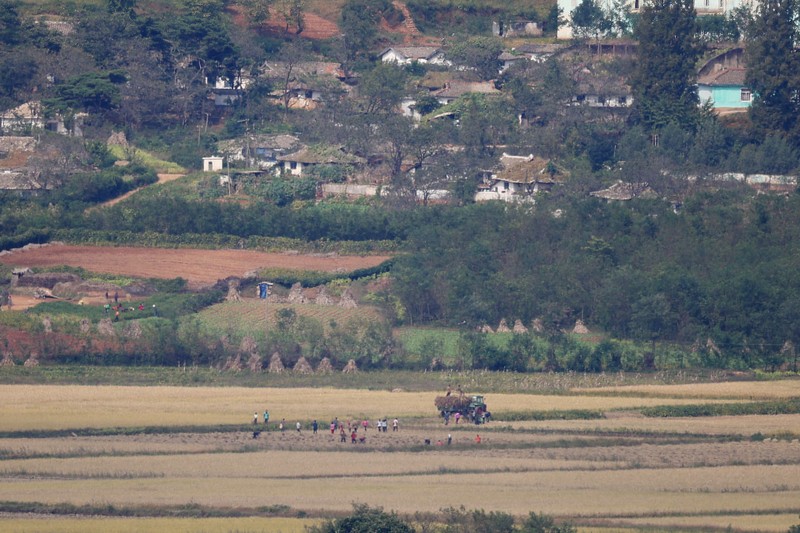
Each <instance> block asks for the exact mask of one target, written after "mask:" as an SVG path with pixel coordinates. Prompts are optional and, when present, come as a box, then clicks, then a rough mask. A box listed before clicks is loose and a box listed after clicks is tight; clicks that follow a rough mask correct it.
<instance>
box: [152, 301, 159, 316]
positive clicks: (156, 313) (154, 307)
mask: <svg viewBox="0 0 800 533" xmlns="http://www.w3.org/2000/svg"><path fill="white" fill-rule="evenodd" d="M153 316H158V309H157V308H156V304H153Z"/></svg>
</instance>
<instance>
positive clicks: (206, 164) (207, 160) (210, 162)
mask: <svg viewBox="0 0 800 533" xmlns="http://www.w3.org/2000/svg"><path fill="white" fill-rule="evenodd" d="M222 159H223V158H222V157H221V156H218V155H212V156H208V157H204V158H203V172H219V171H220V170H222Z"/></svg>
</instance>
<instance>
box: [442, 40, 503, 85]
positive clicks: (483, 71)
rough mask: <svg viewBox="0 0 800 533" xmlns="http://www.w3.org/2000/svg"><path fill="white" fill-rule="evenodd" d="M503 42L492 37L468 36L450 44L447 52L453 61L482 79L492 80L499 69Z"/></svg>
mask: <svg viewBox="0 0 800 533" xmlns="http://www.w3.org/2000/svg"><path fill="white" fill-rule="evenodd" d="M502 51H503V43H502V42H500V41H499V40H498V39H496V38H494V37H470V38H469V39H460V40H458V41H456V42H454V43H453V44H452V46H451V47H450V50H449V51H448V52H447V56H448V58H449V59H450V60H451V61H453V63H455V64H457V65H460V66H462V67H466V68H469V69H472V70H474V71H475V72H477V74H478V76H480V77H481V79H484V80H492V79H494V78H496V77H497V75H498V72H499V71H500V59H499V57H500V52H502Z"/></svg>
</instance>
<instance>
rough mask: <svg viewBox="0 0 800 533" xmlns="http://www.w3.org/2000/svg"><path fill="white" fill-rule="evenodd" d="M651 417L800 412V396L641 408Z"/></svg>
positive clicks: (643, 412)
mask: <svg viewBox="0 0 800 533" xmlns="http://www.w3.org/2000/svg"><path fill="white" fill-rule="evenodd" d="M641 412H642V414H643V415H644V416H649V417H675V416H681V417H687V416H692V417H697V416H738V415H779V414H784V415H788V414H797V413H800V398H794V399H791V400H777V401H764V402H749V403H727V404H699V405H661V406H658V407H647V408H645V409H642V410H641Z"/></svg>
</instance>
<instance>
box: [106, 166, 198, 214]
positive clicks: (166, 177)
mask: <svg viewBox="0 0 800 533" xmlns="http://www.w3.org/2000/svg"><path fill="white" fill-rule="evenodd" d="M185 175H186V174H158V181H157V182H156V183H153V184H151V185H155V184H160V183H167V182H168V181H173V180H176V179H178V178H182V177H183V176H185ZM149 186H150V185H145V186H144V187H138V188H136V189H134V190H132V191H128V192H126V193H125V194H123V195H122V196H119V197H117V198H112V199H111V200H109V201H107V202H103V203H102V204H99V205H98V206H97V207H109V206H112V205H114V204H118V203H120V202H121V201H123V200H125V199H127V198H130V197H131V196H133V195H134V194H136V193H137V192H139V191H141V190H142V189H144V188H145V187H149ZM95 209H96V207H95Z"/></svg>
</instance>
